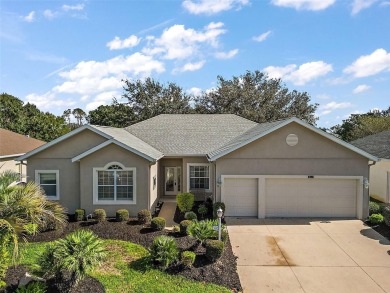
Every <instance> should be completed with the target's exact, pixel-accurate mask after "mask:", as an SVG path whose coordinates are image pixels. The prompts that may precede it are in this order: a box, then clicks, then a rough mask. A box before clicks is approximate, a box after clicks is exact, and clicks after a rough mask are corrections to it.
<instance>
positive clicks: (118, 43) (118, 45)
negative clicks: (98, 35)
mask: <svg viewBox="0 0 390 293" xmlns="http://www.w3.org/2000/svg"><path fill="white" fill-rule="evenodd" d="M140 40H141V39H139V38H138V37H137V36H135V35H131V36H129V37H128V38H126V39H124V40H121V39H120V38H119V37H115V38H114V39H113V40H111V41H109V42H108V43H107V47H108V48H110V50H119V49H125V48H132V47H135V46H137V45H138V44H139V42H140Z"/></svg>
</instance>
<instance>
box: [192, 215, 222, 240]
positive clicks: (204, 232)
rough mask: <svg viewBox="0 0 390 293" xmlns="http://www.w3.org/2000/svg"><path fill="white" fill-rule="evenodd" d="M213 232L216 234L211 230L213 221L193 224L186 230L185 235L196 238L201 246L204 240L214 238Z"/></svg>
mask: <svg viewBox="0 0 390 293" xmlns="http://www.w3.org/2000/svg"><path fill="white" fill-rule="evenodd" d="M215 232H217V234H218V231H214V230H213V221H199V222H193V223H192V224H191V225H190V226H189V227H188V228H187V234H188V235H190V236H191V237H194V238H196V239H197V240H198V241H199V242H200V244H202V243H203V242H204V241H205V240H206V239H210V238H212V237H214V236H215Z"/></svg>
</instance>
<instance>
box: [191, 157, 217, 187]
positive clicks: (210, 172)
mask: <svg viewBox="0 0 390 293" xmlns="http://www.w3.org/2000/svg"><path fill="white" fill-rule="evenodd" d="M192 166H207V167H209V188H208V189H205V191H207V192H211V188H212V186H211V184H212V174H213V169H212V168H213V165H212V164H207V163H187V192H190V191H191V188H190V167H192Z"/></svg>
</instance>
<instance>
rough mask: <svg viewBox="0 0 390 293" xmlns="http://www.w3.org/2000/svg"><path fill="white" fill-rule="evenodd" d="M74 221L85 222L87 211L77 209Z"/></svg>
mask: <svg viewBox="0 0 390 293" xmlns="http://www.w3.org/2000/svg"><path fill="white" fill-rule="evenodd" d="M74 219H75V220H76V222H80V221H84V219H85V210H84V209H77V210H75V211H74Z"/></svg>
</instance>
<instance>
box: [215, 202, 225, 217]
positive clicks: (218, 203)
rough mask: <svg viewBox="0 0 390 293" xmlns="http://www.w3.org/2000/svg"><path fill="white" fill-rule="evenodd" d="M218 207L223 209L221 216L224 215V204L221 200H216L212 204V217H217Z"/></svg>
mask: <svg viewBox="0 0 390 293" xmlns="http://www.w3.org/2000/svg"><path fill="white" fill-rule="evenodd" d="M219 208H221V209H222V211H223V215H222V217H223V216H224V215H225V204H224V203H223V202H216V203H214V204H213V216H214V219H217V218H218V216H217V211H218V209H219Z"/></svg>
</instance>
